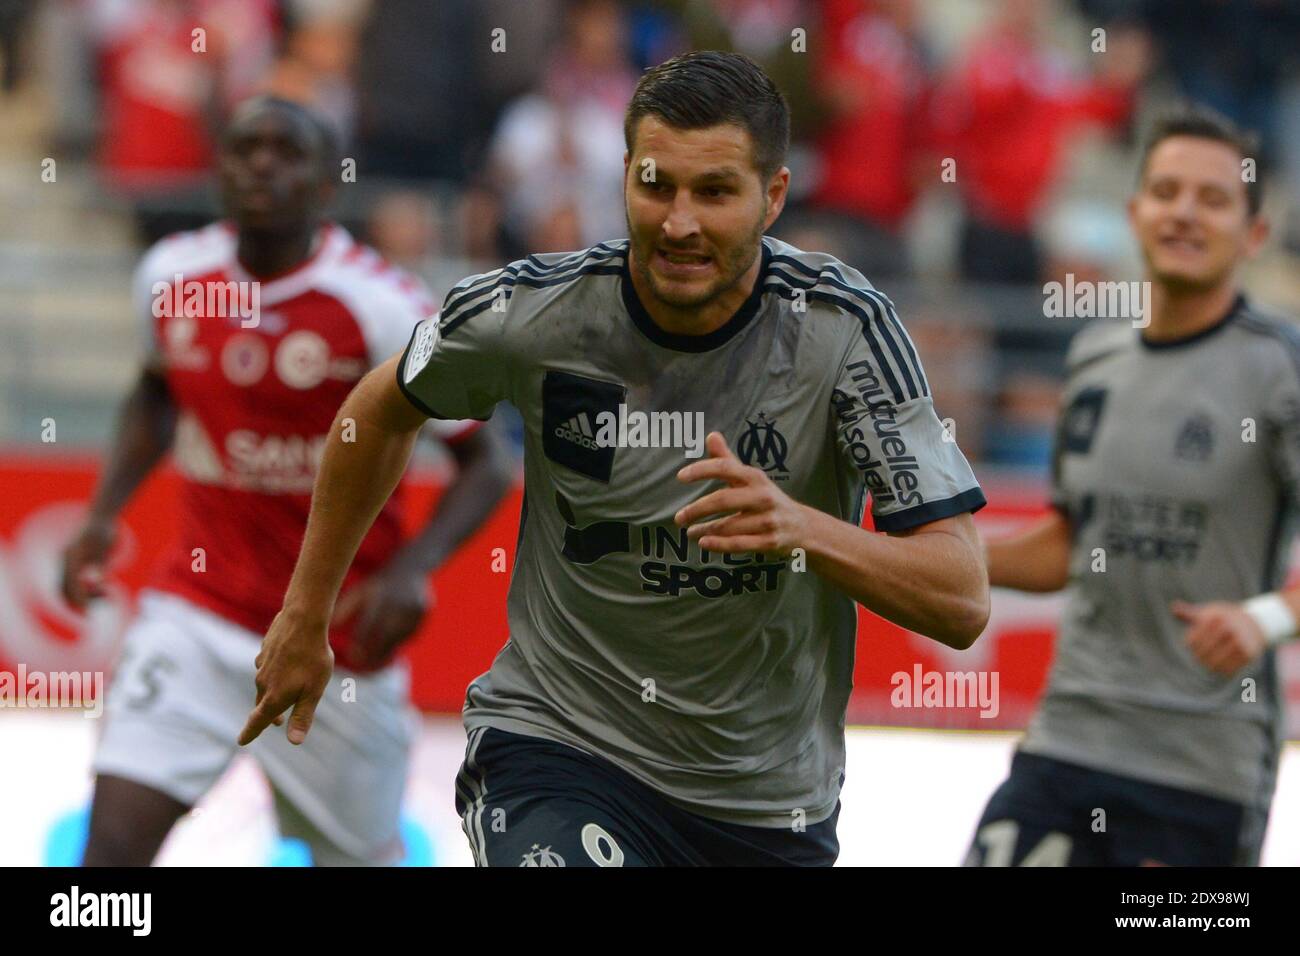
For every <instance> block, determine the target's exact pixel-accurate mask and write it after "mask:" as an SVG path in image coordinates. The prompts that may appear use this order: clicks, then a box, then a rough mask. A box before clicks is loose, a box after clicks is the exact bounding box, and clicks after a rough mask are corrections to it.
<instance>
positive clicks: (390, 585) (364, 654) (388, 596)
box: [334, 562, 432, 667]
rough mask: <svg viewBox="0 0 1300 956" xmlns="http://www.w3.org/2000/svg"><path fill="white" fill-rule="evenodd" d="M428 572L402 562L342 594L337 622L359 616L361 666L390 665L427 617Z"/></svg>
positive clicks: (356, 634)
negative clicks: (412, 567) (389, 661)
mask: <svg viewBox="0 0 1300 956" xmlns="http://www.w3.org/2000/svg"><path fill="white" fill-rule="evenodd" d="M431 593H432V586H431V585H430V584H429V576H428V574H426V573H424V572H422V571H417V570H412V569H409V568H407V567H405V566H404V565H402V564H401V563H400V562H395V563H394V564H390V565H389V566H388V567H387V568H385V569H384V570H382V571H380V572H379V573H378V574H375V575H374V576H373V577H371V578H369V579H368V580H366V581H364V582H362V583H361V584H359V585H357V586H356V587H354V588H352V589H351V590H349V591H347V592H345V593H344V594H342V595H340V596H339V599H338V602H337V603H336V604H335V605H334V622H335V623H339V622H342V621H346V620H347V619H348V618H350V617H352V616H354V615H355V616H356V621H357V623H356V628H355V630H354V631H353V632H352V648H351V650H352V658H353V660H352V663H353V664H355V665H356V666H357V667H379V666H380V665H382V664H386V663H387V662H388V659H389V658H391V657H392V656H393V655H394V654H395V653H397V649H398V648H399V647H400V646H401V645H402V643H403V642H404V641H406V640H407V639H408V638H409V637H411V635H412V634H414V633H415V629H416V628H418V627H419V626H420V622H421V621H422V620H424V615H425V613H427V612H428V610H429V607H430V604H431V601H430V595H431Z"/></svg>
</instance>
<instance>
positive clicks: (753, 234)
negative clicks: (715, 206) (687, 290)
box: [623, 201, 768, 310]
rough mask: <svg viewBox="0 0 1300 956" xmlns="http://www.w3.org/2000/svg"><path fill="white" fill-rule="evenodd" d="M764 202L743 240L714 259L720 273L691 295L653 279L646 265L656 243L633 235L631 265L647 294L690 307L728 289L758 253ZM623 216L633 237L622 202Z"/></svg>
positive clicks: (671, 304)
mask: <svg viewBox="0 0 1300 956" xmlns="http://www.w3.org/2000/svg"><path fill="white" fill-rule="evenodd" d="M767 210H768V205H767V202H766V201H765V202H764V203H763V211H762V213H760V214H759V217H758V219H757V221H756V222H755V223H754V228H753V229H752V230H751V231H750V233H749V235H748V236H746V237H745V239H744V241H743V242H740V243H737V244H736V245H735V246H733V247H732V248H731V249H730V250H729V251H725V253H724V254H725V257H726V258H725V259H724V260H722V261H719V262H718V265H719V267H720V268H719V271H720V272H721V275H720V276H719V277H718V279H717V280H716V281H715V282H714V283H713V284H712V285H710V286H709V287H708V288H706V289H704V290H703V291H702V292H698V293H696V294H694V295H685V296H683V295H672V294H670V293H667V292H666V291H665V290H664V289H662V288H661V287H660V285H659V283H658V281H657V280H656V279H655V275H654V272H652V271H651V269H650V256H652V255H653V254H654V249H655V246H656V243H655V242H654V241H651V242H649V243H645V242H640V241H638V240H637V239H636V238H633V239H632V240H631V242H632V245H631V257H630V258H631V262H630V263H629V265H630V266H631V268H633V269H635V270H636V271H637V274H638V275H639V276H640V277H641V281H642V282H643V283H644V285H645V287H646V288H647V289H649V290H650V292H651V294H652V295H653V296H654V297H655V298H656V299H658V300H659V301H660V302H661V303H663V304H664V305H667V306H669V307H670V308H673V309H680V310H690V309H702V308H703V307H704V306H706V305H708V304H709V303H710V302H712V301H713V300H714V299H716V298H718V296H720V295H723V294H724V293H726V292H729V291H730V290H731V289H733V288H735V286H736V284H737V283H738V282H740V280H741V277H742V276H744V274H745V272H746V271H747V270H748V269H749V267H750V266H751V265H753V264H754V259H755V258H756V257H757V256H758V251H759V244H760V243H761V242H762V239H763V222H764V221H765V220H766V219H767ZM623 215H624V218H626V220H627V234H628V235H629V236H632V237H635V236H636V235H637V234H636V232H635V231H634V230H633V228H632V217H631V216H630V215H629V214H628V212H627V208H626V206H625V207H624V209H623Z"/></svg>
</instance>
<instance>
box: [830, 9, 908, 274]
mask: <svg viewBox="0 0 1300 956" xmlns="http://www.w3.org/2000/svg"><path fill="white" fill-rule="evenodd" d="M819 51H823V52H819V54H818V56H817V69H816V76H817V78H818V84H817V86H818V89H819V90H820V92H821V97H822V101H823V102H824V104H825V107H826V113H827V120H826V122H825V123H824V125H823V127H822V129H821V132H820V135H819V136H818V137H817V141H816V142H817V152H818V159H819V161H820V163H819V171H820V176H819V182H818V185H817V189H816V191H815V193H814V194H813V197H812V204H813V206H814V207H815V208H816V209H818V210H821V211H823V212H825V213H829V214H832V215H834V214H838V215H839V216H841V217H845V218H846V219H847V220H848V222H845V223H841V224H838V225H837V224H835V223H834V222H833V221H828V222H826V223H825V224H824V226H823V228H825V229H827V230H833V231H838V232H841V233H845V234H846V239H845V241H847V242H848V243H849V244H850V245H851V246H852V248H851V249H849V250H846V252H848V255H849V258H848V260H847V261H849V262H850V263H851V264H852V265H853V266H854V267H855V268H857V269H859V270H861V271H862V272H864V273H865V274H866V275H867V276H869V277H871V278H875V277H877V276H879V277H889V276H894V275H900V274H903V273H906V272H907V271H908V268H907V258H906V250H905V246H904V244H903V241H902V239H901V237H900V235H899V228H900V226H901V225H902V224H903V221H904V219H905V218H906V216H907V214H908V213H909V212H910V211H911V209H912V205H913V203H914V201H915V199H916V195H917V186H918V183H919V182H921V181H922V177H923V176H924V175H925V171H924V169H923V168H922V156H921V150H922V148H923V146H924V142H923V137H924V130H925V126H924V117H925V109H926V101H927V97H928V93H929V90H928V87H929V70H928V67H927V57H926V55H925V52H924V50H923V49H922V45H921V40H920V31H919V26H918V22H917V11H916V3H915V0H827V2H826V4H825V6H824V26H823V30H822V34H821V43H820V44H819ZM850 224H851V225H852V228H847V227H848V226H849V225H850Z"/></svg>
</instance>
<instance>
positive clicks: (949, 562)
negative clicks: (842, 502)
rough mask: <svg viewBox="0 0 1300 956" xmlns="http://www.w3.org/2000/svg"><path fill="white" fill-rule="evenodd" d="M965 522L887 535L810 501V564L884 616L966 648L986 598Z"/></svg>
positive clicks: (981, 621)
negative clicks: (842, 518)
mask: <svg viewBox="0 0 1300 956" xmlns="http://www.w3.org/2000/svg"><path fill="white" fill-rule="evenodd" d="M952 520H954V521H956V520H957V519H952ZM961 522H962V523H960V524H956V525H954V527H955V528H957V529H958V533H948V532H946V531H938V532H933V533H925V534H913V535H906V536H886V535H882V534H876V533H873V532H870V531H867V530H865V529H863V528H859V527H855V526H854V525H851V524H849V523H848V522H845V521H840V520H838V519H836V518H833V517H831V516H830V515H827V514H824V513H822V512H820V511H817V510H815V509H812V508H809V509H807V515H806V537H805V540H806V542H807V545H806V547H807V552H808V566H809V567H810V568H811V569H812V570H813V571H815V572H816V573H818V574H820V575H821V576H822V577H824V578H826V579H827V580H828V581H830V582H831V583H832V584H834V585H835V586H836V587H838V588H839V589H840V590H842V591H844V592H845V593H846V594H848V595H850V596H851V597H852V598H853V599H854V600H855V601H857V602H858V603H859V604H861V605H862V606H863V607H865V608H867V609H868V610H870V611H872V612H874V613H876V614H879V615H880V616H881V617H883V618H885V619H886V620H889V621H893V622H894V623H895V624H898V625H900V626H902V627H906V628H907V629H909V630H911V631H915V632H917V633H918V634H924V635H926V636H927V637H930V638H933V639H934V640H936V641H939V642H940V643H942V644H946V645H948V646H949V647H955V648H957V649H964V648H967V647H969V646H970V645H971V644H973V643H974V642H975V639H976V638H977V637H978V636H979V635H980V632H981V631H983V630H984V625H985V624H986V623H987V621H988V614H989V601H988V580H987V578H986V576H985V570H984V566H983V563H982V561H981V560H980V555H979V550H978V547H977V544H976V540H975V538H974V530H973V525H970V524H969V522H970V519H969V516H964V518H963V519H961Z"/></svg>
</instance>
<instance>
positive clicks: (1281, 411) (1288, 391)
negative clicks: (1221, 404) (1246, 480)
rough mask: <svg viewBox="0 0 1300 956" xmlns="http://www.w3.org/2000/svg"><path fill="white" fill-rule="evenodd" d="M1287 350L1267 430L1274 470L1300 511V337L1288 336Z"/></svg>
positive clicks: (1272, 394) (1273, 390) (1270, 401)
mask: <svg viewBox="0 0 1300 956" xmlns="http://www.w3.org/2000/svg"><path fill="white" fill-rule="evenodd" d="M1283 349H1284V350H1285V351H1286V352H1288V353H1289V355H1288V358H1289V359H1290V361H1289V362H1287V363H1286V365H1287V366H1288V367H1287V368H1286V369H1285V370H1283V372H1282V374H1280V375H1278V376H1277V378H1276V381H1275V384H1274V385H1273V387H1272V388H1271V389H1270V394H1269V396H1268V400H1267V406H1266V414H1267V416H1268V421H1267V426H1266V429H1264V431H1265V434H1266V435H1267V439H1268V441H1269V457H1270V459H1271V461H1272V465H1273V469H1274V471H1275V473H1276V474H1277V478H1278V481H1279V483H1280V484H1281V486H1282V489H1283V492H1284V494H1285V495H1286V499H1287V503H1288V506H1289V507H1291V508H1293V509H1294V508H1300V335H1288V336H1287V337H1286V341H1285V342H1284V344H1283Z"/></svg>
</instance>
